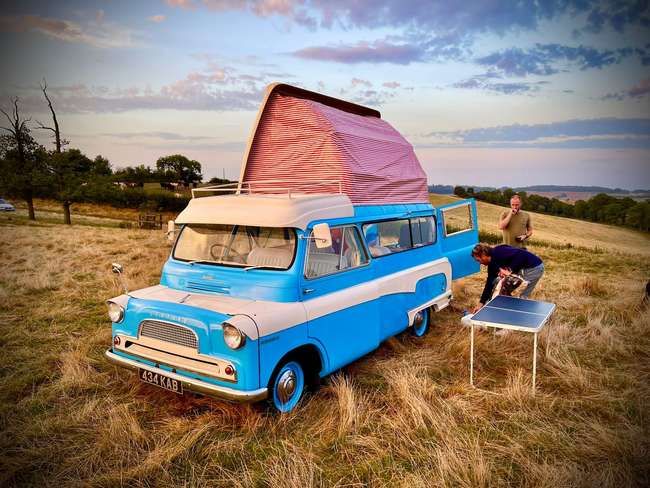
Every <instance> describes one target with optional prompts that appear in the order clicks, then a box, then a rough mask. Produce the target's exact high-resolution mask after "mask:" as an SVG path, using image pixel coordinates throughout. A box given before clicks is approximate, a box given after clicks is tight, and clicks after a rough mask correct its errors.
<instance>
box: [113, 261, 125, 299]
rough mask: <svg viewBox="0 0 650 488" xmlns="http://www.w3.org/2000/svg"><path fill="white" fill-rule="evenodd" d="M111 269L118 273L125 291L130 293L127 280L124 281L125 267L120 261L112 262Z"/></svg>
mask: <svg viewBox="0 0 650 488" xmlns="http://www.w3.org/2000/svg"><path fill="white" fill-rule="evenodd" d="M111 271H112V272H113V274H116V275H117V279H118V280H119V281H120V284H121V285H122V288H124V293H126V294H127V295H128V294H129V289H128V288H127V287H126V282H125V281H124V276H123V273H124V268H123V267H122V265H121V264H119V263H111Z"/></svg>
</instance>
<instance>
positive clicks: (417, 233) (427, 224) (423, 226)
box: [411, 217, 436, 247]
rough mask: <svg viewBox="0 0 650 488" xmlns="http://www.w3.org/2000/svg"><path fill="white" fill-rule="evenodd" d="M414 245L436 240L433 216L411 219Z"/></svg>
mask: <svg viewBox="0 0 650 488" xmlns="http://www.w3.org/2000/svg"><path fill="white" fill-rule="evenodd" d="M411 234H412V236H413V247H418V246H426V245H427V244H432V243H434V242H436V224H435V221H434V220H433V217H417V218H414V219H411Z"/></svg>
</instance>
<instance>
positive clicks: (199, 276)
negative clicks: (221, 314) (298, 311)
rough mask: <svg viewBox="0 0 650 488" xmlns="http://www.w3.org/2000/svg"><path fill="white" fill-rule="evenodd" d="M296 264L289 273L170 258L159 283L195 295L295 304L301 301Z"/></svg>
mask: <svg viewBox="0 0 650 488" xmlns="http://www.w3.org/2000/svg"><path fill="white" fill-rule="evenodd" d="M297 261H298V259H294V263H293V265H292V267H291V268H289V270H288V271H284V270H277V271H276V270H269V269H265V270H261V269H251V270H248V271H244V269H243V268H239V267H230V266H214V265H211V264H202V263H194V264H191V265H190V264H188V263H186V262H184V261H179V260H176V259H174V258H173V257H170V258H169V259H168V260H167V262H166V263H165V266H164V267H163V272H162V276H161V278H160V284H161V285H165V286H168V287H170V288H175V289H177V290H185V291H189V292H194V293H216V294H219V295H226V296H231V297H234V298H246V299H250V300H267V301H271V302H295V301H298V300H299V295H298V286H297V283H296V273H295V272H294V269H295V268H297V267H298V266H297V265H296V262H297Z"/></svg>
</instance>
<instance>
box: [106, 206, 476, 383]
mask: <svg viewBox="0 0 650 488" xmlns="http://www.w3.org/2000/svg"><path fill="white" fill-rule="evenodd" d="M465 204H467V205H469V208H470V210H469V211H470V212H471V215H472V218H473V223H474V227H473V228H472V229H471V230H468V231H466V232H461V233H457V234H452V235H450V236H445V226H444V222H443V213H442V210H443V209H444V208H451V207H453V206H458V205H463V202H460V203H454V204H450V205H445V206H443V207H437V208H436V207H433V206H432V205H430V204H426V203H421V204H393V205H357V206H354V215H353V216H351V217H346V218H340V219H323V220H314V221H313V222H312V223H311V224H310V226H309V227H308V228H307V229H306V230H304V231H303V230H300V229H295V232H296V252H295V257H294V260H293V262H292V264H291V267H290V268H289V269H287V270H269V269H250V270H248V271H245V270H244V269H243V268H241V267H227V266H215V265H210V264H202V263H193V264H189V263H188V262H185V261H181V260H177V259H174V258H173V257H171V256H170V258H169V259H168V260H167V262H166V263H165V265H164V267H163V272H162V276H161V279H160V284H161V285H164V286H166V287H169V288H171V289H174V290H182V291H186V292H188V293H200V294H204V295H208V296H210V295H214V296H221V297H232V298H237V299H244V300H251V301H265V302H275V303H284V304H292V303H300V304H301V306H304V308H305V311H306V316H307V321H306V322H302V319H300V320H299V321H300V322H301V323H298V324H292V325H290V326H287V327H286V328H283V329H281V330H276V329H273V330H271V331H270V332H268V333H264V332H263V327H262V325H263V324H262V321H263V317H250V318H251V319H252V320H254V321H255V322H256V323H257V326H258V328H259V329H260V331H261V332H260V337H259V338H257V339H253V338H247V339H246V341H245V344H244V346H242V347H241V348H240V349H237V350H232V349H230V348H229V347H228V346H227V345H226V344H225V343H224V340H223V328H222V324H223V322H224V321H227V319H228V318H229V317H230V316H229V315H228V314H226V313H219V312H215V311H213V310H206V309H202V308H198V307H192V306H188V305H184V304H182V303H171V302H165V301H157V300H147V299H141V298H133V297H132V298H130V299H129V301H128V305H127V307H126V311H125V317H124V320H123V322H121V323H114V324H113V335H116V334H120V335H125V336H130V337H137V336H138V327H139V324H140V322H141V321H142V320H145V319H154V320H163V321H169V322H172V323H178V324H182V325H183V326H185V327H187V328H189V329H191V330H192V331H194V332H195V333H196V335H197V337H198V339H199V340H198V344H199V346H198V347H199V349H198V352H199V353H200V354H205V355H209V356H214V357H216V358H219V359H223V360H226V361H229V362H231V363H232V364H233V366H235V368H236V370H237V382H236V383H235V384H233V383H231V382H227V381H222V380H219V379H217V378H209V377H205V376H201V375H197V374H196V373H193V372H189V371H183V370H181V369H178V368H176V373H178V374H183V375H187V376H188V377H192V378H197V379H200V380H203V381H206V382H209V383H213V384H217V385H224V386H228V387H230V388H234V389H238V390H255V389H258V388H264V387H266V386H267V385H268V383H269V381H270V379H271V376H272V374H273V372H274V370H275V369H276V367H277V366H278V364H279V362H280V361H281V360H282V359H283V358H284V357H285V356H286V355H287V354H288V353H289V352H291V351H294V350H295V349H297V348H300V347H303V346H310V347H313V348H314V349H315V350H316V351H318V355H319V360H320V363H321V364H322V369H321V371H320V372H319V373H320V375H321V376H325V375H327V374H329V373H331V372H333V371H335V370H337V369H339V368H341V367H343V366H345V365H346V364H349V363H350V362H352V361H354V360H355V359H357V358H359V357H361V356H363V355H364V354H367V353H368V352H371V351H372V350H374V349H376V348H377V347H378V346H379V344H380V343H381V342H382V341H384V340H386V339H388V338H390V337H392V336H394V335H395V334H397V333H400V332H402V331H404V330H405V329H407V328H408V326H409V325H410V324H409V316H408V312H409V311H413V310H417V309H418V307H422V306H424V305H425V304H427V303H431V300H432V299H433V298H435V297H439V296H443V295H444V294H445V293H449V290H450V287H451V283H448V281H447V277H446V275H445V274H444V273H435V274H430V275H426V273H425V274H424V275H422V277H421V278H419V279H417V282H415V283H414V285H413V286H414V290H413V291H411V290H409V291H408V292H404V291H403V289H400V291H399V292H395V293H387V294H383V292H382V293H380V292H379V290H380V289H381V288H380V283H385V282H386V280H391V279H394V278H392V277H391V276H392V275H396V273H401V272H405V271H408V270H409V269H412V268H418V267H420V268H421V267H422V266H425V267H426V265H427V264H428V263H432V262H433V261H436V260H440V259H441V258H445V257H446V258H448V259H449V261H450V263H451V268H452V278H453V279H456V278H459V277H462V276H467V275H469V274H472V273H475V272H477V271H478V270H479V266H478V264H477V263H476V262H475V261H474V260H473V259H472V258H471V248H472V247H473V246H474V245H475V244H476V242H477V241H478V226H477V225H476V222H477V220H476V203H475V202H474V201H473V200H471V201H467V202H466V203H465ZM418 216H432V217H433V218H434V219H435V220H436V226H435V229H436V238H435V241H434V242H433V243H431V244H427V245H422V246H420V247H415V248H412V249H409V250H405V251H402V252H396V253H393V254H388V255H384V256H379V257H374V258H373V257H371V256H370V254H369V250H368V248H367V245H366V244H365V239H364V237H363V225H364V224H366V223H372V222H381V221H384V220H392V219H407V218H413V217H418ZM321 222H327V223H328V224H329V225H330V226H331V227H333V226H337V225H354V226H356V227H357V229H358V230H359V234H360V236H361V240H362V242H364V244H363V245H364V246H365V247H364V252H365V253H366V254H367V257H368V262H367V264H365V265H362V266H360V267H357V268H353V269H350V270H345V271H341V272H336V273H334V274H331V275H327V276H320V277H317V278H312V279H308V278H306V277H305V275H304V263H305V256H306V254H307V250H308V243H309V240H308V239H307V237H309V235H310V233H311V229H312V228H313V226H314V225H315V224H317V223H321ZM445 265H446V264H445ZM425 269H427V268H425ZM396 276H397V275H396ZM395 279H396V278H395ZM382 280H383V281H382ZM409 286H410V285H409ZM336 293H338V294H339V295H335V296H334V295H333V294H336ZM341 294H343V295H341ZM332 296H334V298H332V299H331V300H330V297H332ZM357 296H358V297H359V298H358V300H357V299H356V298H355V297H357ZM337 297H347V299H348V301H349V299H350V297H352V300H351V302H350V305H346V306H341V307H339V308H337V305H336V303H337ZM366 297H367V298H366ZM328 300H329V301H328ZM324 301H325V302H327V307H325V308H326V309H327V310H328V312H327V313H324V314H323V313H322V312H319V311H318V310H321V309H322V308H323V307H322V304H323V302H324ZM330 302H332V303H330ZM317 303H318V305H316V304H317ZM319 307H320V308H319ZM114 352H115V353H116V354H121V355H124V356H125V357H129V355H128V354H126V353H124V352H122V351H120V352H117V351H114ZM132 359H136V360H140V361H142V362H145V363H146V364H150V363H149V362H147V361H145V360H143V359H138V358H132ZM150 365H151V364H150ZM160 368H161V369H163V370H171V369H170V368H168V367H166V366H164V365H160Z"/></svg>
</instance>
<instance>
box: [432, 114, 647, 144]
mask: <svg viewBox="0 0 650 488" xmlns="http://www.w3.org/2000/svg"><path fill="white" fill-rule="evenodd" d="M424 137H425V138H429V139H434V140H435V141H436V142H435V143H434V145H436V146H444V147H449V146H462V147H504V148H505V147H535V148H644V149H646V148H650V118H629V119H619V118H614V117H609V118H598V119H576V120H566V121H560V122H552V123H549V124H533V125H522V124H513V125H504V126H496V127H484V128H476V129H468V130H460V131H447V132H430V133H428V134H425V135H424Z"/></svg>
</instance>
